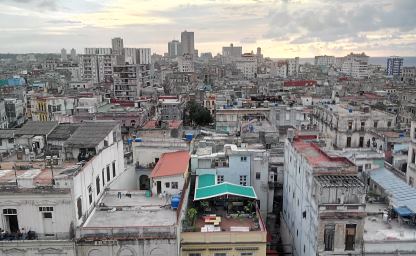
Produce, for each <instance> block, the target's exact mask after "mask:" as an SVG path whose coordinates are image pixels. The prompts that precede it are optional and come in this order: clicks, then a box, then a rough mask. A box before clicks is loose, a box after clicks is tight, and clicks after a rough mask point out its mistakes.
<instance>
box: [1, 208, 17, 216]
mask: <svg viewBox="0 0 416 256" xmlns="http://www.w3.org/2000/svg"><path fill="white" fill-rule="evenodd" d="M3 214H7V215H16V214H17V210H16V209H3Z"/></svg>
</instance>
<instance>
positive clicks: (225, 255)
mask: <svg viewBox="0 0 416 256" xmlns="http://www.w3.org/2000/svg"><path fill="white" fill-rule="evenodd" d="M214 256H227V254H226V253H225V252H217V253H214Z"/></svg>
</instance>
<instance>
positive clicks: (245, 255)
mask: <svg viewBox="0 0 416 256" xmlns="http://www.w3.org/2000/svg"><path fill="white" fill-rule="evenodd" d="M253 255H254V254H253V253H252V252H242V253H241V254H240V256H253Z"/></svg>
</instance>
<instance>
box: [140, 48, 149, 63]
mask: <svg viewBox="0 0 416 256" xmlns="http://www.w3.org/2000/svg"><path fill="white" fill-rule="evenodd" d="M138 51H139V63H138V64H141V65H148V64H151V63H152V58H151V55H152V54H151V49H150V48H139V49H138Z"/></svg>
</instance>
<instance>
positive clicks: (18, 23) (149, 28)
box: [0, 0, 416, 58]
mask: <svg viewBox="0 0 416 256" xmlns="http://www.w3.org/2000/svg"><path fill="white" fill-rule="evenodd" d="M0 13H1V17H0V27H1V29H0V31H1V34H0V39H1V41H2V42H10V43H2V44H1V45H0V52H1V53H28V52H40V53H49V52H54V53H57V52H59V50H60V49H61V48H63V47H64V48H75V49H76V50H77V52H82V51H83V49H84V48H85V47H106V45H107V44H108V39H109V38H112V37H116V36H121V37H123V38H124V40H125V44H127V45H129V46H131V47H148V48H151V49H152V52H155V53H159V54H163V53H164V52H167V42H168V41H171V40H173V39H180V38H179V37H180V34H179V32H180V31H183V30H185V29H186V30H188V31H194V32H195V48H197V49H198V50H199V52H212V53H213V54H216V53H220V52H221V47H222V46H224V45H228V44H229V43H231V42H233V43H234V44H238V45H242V46H243V49H244V51H247V52H248V51H251V50H255V49H256V47H257V46H261V47H262V50H263V53H264V55H265V56H270V57H279V58H287V57H295V56H299V57H313V56H315V55H321V54H330V55H336V56H343V55H345V54H348V53H349V52H362V51H365V52H366V53H367V54H368V55H369V56H373V57H375V56H390V55H399V56H414V55H415V49H416V28H415V23H416V15H415V13H416V1H413V0H400V1H388V0H364V1H356V0H354V1H340V0H335V1H333V0H331V1H329V0H294V1H291V0H281V1H278V0H275V1H267V0H265V1H249V0H247V1H244V0H240V1H236V0H230V1H209V0H202V1H166V0H157V1H135V0H114V1H110V0H74V1H63V0H3V1H1V3H0Z"/></svg>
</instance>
